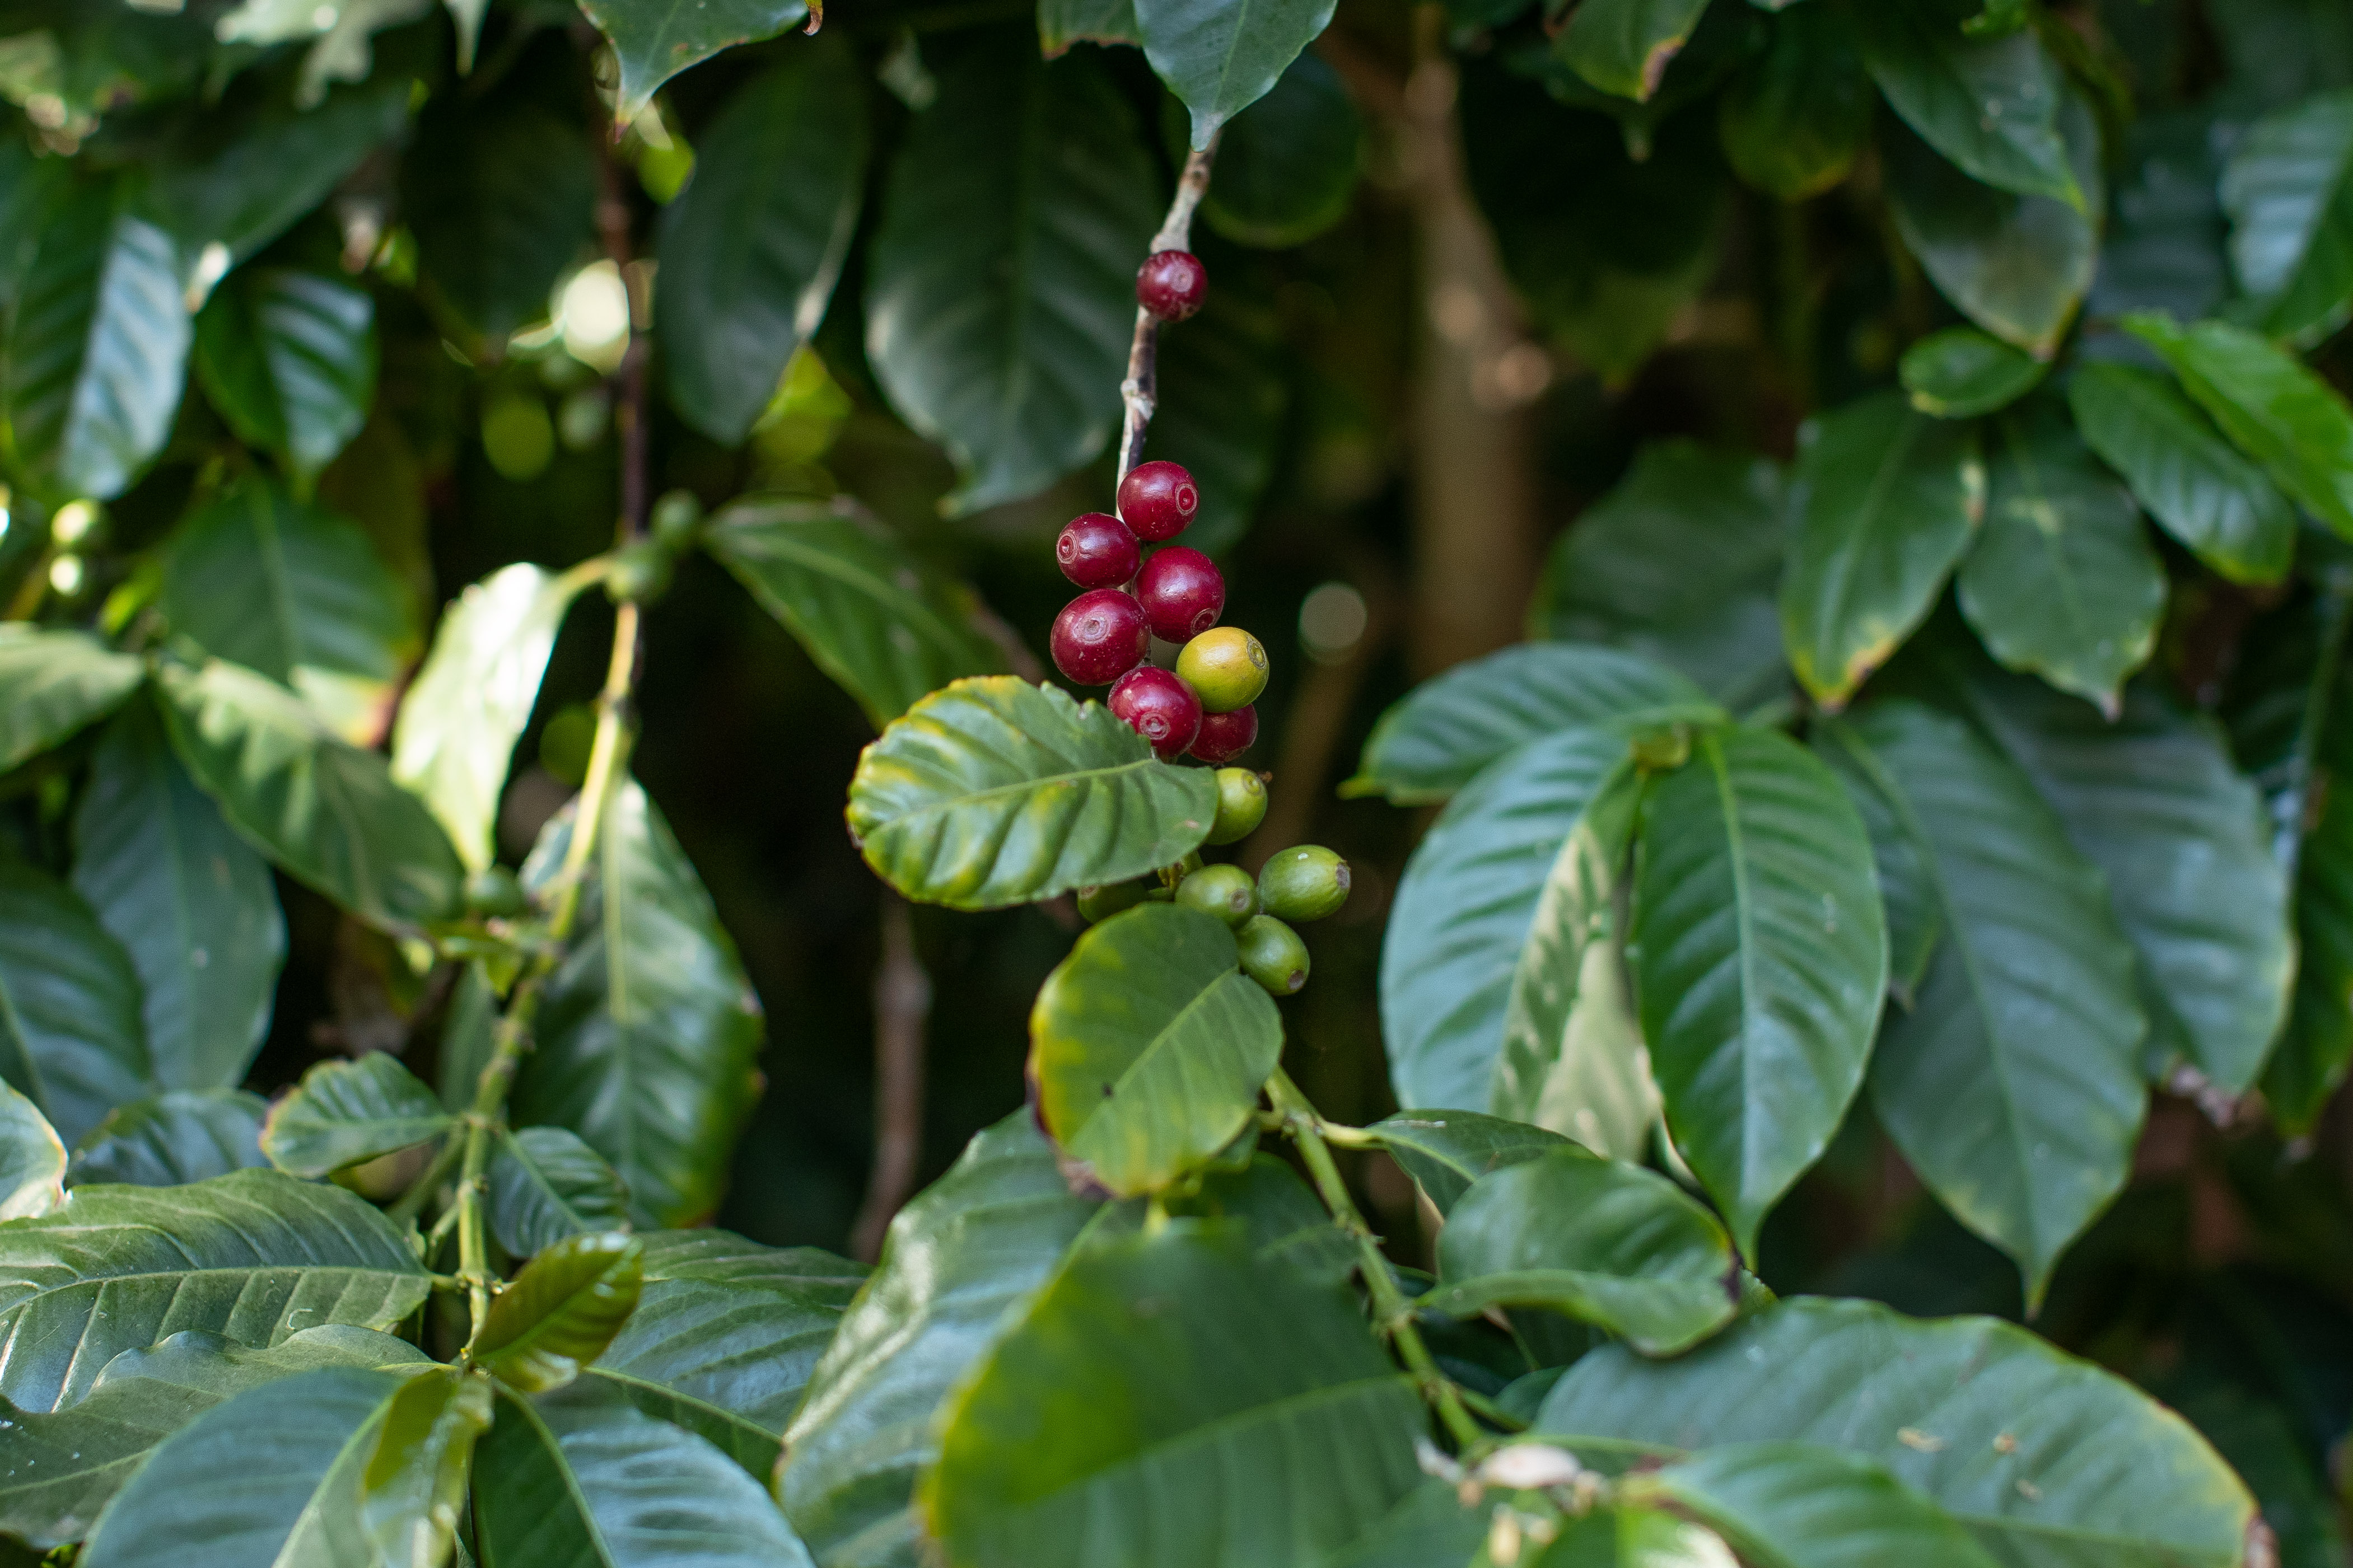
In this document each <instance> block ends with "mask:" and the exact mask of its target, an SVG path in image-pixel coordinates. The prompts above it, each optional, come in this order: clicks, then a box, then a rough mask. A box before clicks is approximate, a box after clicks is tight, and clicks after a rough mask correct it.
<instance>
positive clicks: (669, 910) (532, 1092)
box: [509, 780, 761, 1225]
mask: <svg viewBox="0 0 2353 1568" xmlns="http://www.w3.org/2000/svg"><path fill="white" fill-rule="evenodd" d="M570 842H571V819H570V817H569V816H565V817H559V818H558V819H557V820H556V822H555V823H554V824H552V825H551V826H550V828H549V830H548V831H547V832H546V833H545V834H544V835H543V836H542V837H541V840H540V843H539V847H537V848H536V849H534V850H533V853H532V858H531V860H530V862H529V863H528V864H526V865H525V867H524V868H523V879H524V881H525V883H526V884H527V885H530V886H533V887H541V886H543V885H544V884H545V880H546V879H547V878H548V877H549V876H551V875H553V873H554V870H555V868H557V867H558V866H560V865H561V864H562V862H563V858H564V856H565V852H566V849H567V847H568V846H569V845H570ZM575 930H576V932H577V934H575V937H574V939H573V944H572V949H571V951H570V952H568V953H566V954H565V959H564V962H563V963H561V964H560V965H558V966H557V968H556V971H555V973H554V975H553V976H552V977H551V978H550V979H549V981H548V985H547V991H546V995H545V1000H544V1002H543V1004H542V1005H541V1008H540V1015H539V1027H538V1030H537V1034H538V1043H537V1047H536V1048H535V1049H533V1051H532V1053H531V1054H530V1055H529V1056H528V1057H526V1058H524V1059H523V1066H522V1072H521V1073H520V1074H519V1075H518V1076H517V1077H516V1079H515V1087H514V1094H513V1097H512V1100H510V1102H509V1104H510V1110H511V1113H512V1116H513V1118H514V1121H515V1122H516V1124H517V1125H529V1124H532V1123H534V1122H545V1123H549V1124H552V1125H554V1126H557V1127H565V1128H569V1129H570V1130H571V1131H575V1132H576V1133H578V1134H579V1135H580V1137H581V1138H582V1140H583V1141H584V1142H586V1143H587V1144H588V1146H589V1147H590V1148H592V1149H594V1150H596V1152H598V1153H599V1154H602V1155H603V1156H604V1157H605V1158H606V1160H607V1161H608V1162H609V1163H611V1164H612V1166H613V1168H614V1169H615V1170H616V1171H617V1172H619V1173H620V1175H621V1179H622V1180H623V1181H624V1182H625V1183H627V1184H628V1190H629V1205H630V1212H631V1214H632V1215H635V1216H636V1217H637V1218H638V1219H639V1220H640V1221H642V1222H646V1223H650V1224H654V1225H682V1224H690V1223H693V1222H696V1221H700V1220H702V1219H704V1218H707V1217H708V1216H709V1215H710V1214H711V1213H712V1210H713V1209H715V1208H716V1207H717V1206H718V1204H719V1196H720V1194H721V1192H722V1191H723V1189H724V1186H725V1184H726V1177H727V1166H728V1157H729V1154H730V1152H732V1151H733V1148H734V1145H735V1138H736V1135H737V1133H738V1132H739V1131H741V1129H742V1128H743V1125H744V1120H745V1119H746V1118H747V1117H749V1116H750V1115H751V1113H752V1107H753V1104H754V1100H756V1099H757V1097H758V1079H757V1078H756V1076H755V1071H754V1063H755V1061H756V1060H757V1059H758V1057H759V1051H760V1036H761V1015H760V1000H759V998H758V997H757V996H756V995H754V994H753V991H752V984H751V982H750V981H749V980H748V979H747V978H746V977H745V976H744V966H743V963H742V961H741V960H740V959H739V958H738V957H737V956H736V952H735V944H734V942H733V941H731V940H730V939H729V937H728V935H727V933H726V931H723V929H721V927H720V924H719V918H718V915H717V913H716V911H714V910H712V907H711V895H710V893H709V892H708V891H706V890H705V889H704V888H703V886H702V879H700V878H698V877H697V876H696V875H695V873H694V865H693V863H692V862H691V861H690V860H689V859H687V858H686V852H685V851H684V850H683V849H681V848H680V847H679V844H678V840H677V839H676V838H675V837H672V836H671V834H670V825H669V824H668V823H667V822H665V821H663V820H662V817H661V814H660V813H659V812H658V811H656V810H655V809H654V806H653V803H652V802H651V801H649V800H648V799H647V798H646V793H645V791H644V790H643V789H642V788H640V787H639V786H638V784H637V783H636V781H634V780H624V781H622V783H621V784H620V785H619V786H618V787H617V788H616V789H615V790H614V792H613V794H612V795H611V798H610V799H609V800H607V803H606V806H605V821H604V827H603V831H601V832H600V833H599V834H598V835H597V838H596V853H595V856H594V858H593V859H592V861H591V875H590V877H589V879H588V880H587V883H586V887H585V888H584V889H583V893H582V900H581V911H580V923H579V925H578V926H577V927H576V928H575Z"/></svg>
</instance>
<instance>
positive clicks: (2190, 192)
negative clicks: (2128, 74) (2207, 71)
mask: <svg viewBox="0 0 2353 1568" xmlns="http://www.w3.org/2000/svg"><path fill="white" fill-rule="evenodd" d="M2217 131H2218V128H2217V125H2216V123H2215V114H2214V112H2213V110H2211V109H2208V110H2171V111H2168V112H2165V113H2158V114H2144V115H2142V116H2141V117H2140V118H2138V119H2137V120H2136V121H2134V122H2133V124H2132V126H2131V127H2130V129H2128V130H2127V131H2126V133H2125V137H2124V148H2123V157H2122V159H2121V163H2120V166H2119V168H2118V171H2117V174H2116V190H2115V193H2114V195H2113V197H2112V200H2111V202H2110V208H2109V214H2108V224H2107V228H2106V231H2105V234H2103V236H2102V237H2101V243H2100V275H2099V278H2098V279H2097V280H2096V281H2095V282H2094V284H2093V288H2092V297H2091V301H2090V303H2089V305H2088V306H2087V307H2086V309H2087V310H2089V311H2090V312H2091V313H2092V314H2093V315H2094V316H2099V317H2105V318H2107V319H2110V320H2113V319H2115V318H2117V317H2120V316H2125V315H2128V314H2130V313H2131V312H2133V311H2135V310H2166V311H2169V312H2171V313H2173V314H2174V315H2176V316H2179V317H2180V318H2182V319H2183V320H2187V321H2195V320H2197V319H2198V318H2199V317H2200V316H2204V315H2208V314H2210V313H2211V311H2212V310H2214V308H2215V307H2216V306H2218V305H2220V304H2221V302H2222V299H2223V296H2224V295H2226V294H2228V293H2229V292H2230V291H2231V268H2230V262H2229V260H2228V259H2227V258H2226V257H2225V256H2224V254H2223V251H2224V234H2223V225H2222V212H2221V205H2220V204H2219V203H2218V202H2217V200H2216V197H2215V191H2214V188H2215V184H2216V183H2217V182H2218V181H2219V179H2220V178H2221V161H2220V159H2219V157H2218V155H2217V153H2216V149H2215V142H2216V141H2217V140H2218V139H2219V138H2218V134H2217Z"/></svg>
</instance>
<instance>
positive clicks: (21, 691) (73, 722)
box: [0, 621, 147, 771]
mask: <svg viewBox="0 0 2353 1568" xmlns="http://www.w3.org/2000/svg"><path fill="white" fill-rule="evenodd" d="M146 675H147V672H146V668H145V667H144V666H142V664H141V663H140V662H139V661H138V660H137V659H135V658H132V657H131V656H130V655H128V654H121V653H117V652H115V651H114V650H113V649H112V648H111V647H107V646H106V645H105V644H104V643H102V642H100V641H99V640H98V639H97V638H96V637H91V636H90V634H89V633H87V632H81V631H71V630H68V629H66V628H64V627H55V628H47V627H35V626H27V625H26V624H25V623H24V622H22V621H10V622H6V623H5V625H0V771H5V770H6V769H9V768H13V767H16V766H17V765H18V764H19V763H28V762H30V761H32V760H33V759H34V758H35V757H37V756H39V755H40V754H41V753H42V752H46V751H47V750H48V749H49V748H50V747H52V746H54V745H56V744H57V743H58V742H60V741H63V740H66V739H67V738H68V737H69V736H72V735H74V734H76V733H78V732H79V731H81V729H82V728H83V727H84V726H85V725H88V724H90V723H92V722H93V721H97V720H100V719H102V718H104V717H105V716H106V715H107V714H109V713H111V712H112V711H113V710H115V709H117V708H119V707H121V705H122V702H123V700H124V699H126V698H128V697H129V696H130V695H131V694H132V692H133V691H136V690H137V689H139V683H140V682H141V681H142V680H143V679H146Z"/></svg>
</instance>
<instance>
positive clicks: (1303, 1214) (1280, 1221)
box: [1089, 1152, 1364, 1289]
mask: <svg viewBox="0 0 2353 1568" xmlns="http://www.w3.org/2000/svg"><path fill="white" fill-rule="evenodd" d="M1156 1201H1157V1203H1158V1205H1159V1207H1160V1208H1161V1209H1162V1211H1163V1212H1165V1213H1166V1214H1168V1215H1171V1216H1173V1217H1176V1218H1178V1219H1205V1220H1228V1221H1231V1222H1232V1223H1233V1224H1235V1225H1238V1226H1241V1227H1242V1228H1243V1229H1244V1230H1245V1231H1246V1232H1248V1234H1249V1236H1250V1256H1251V1257H1252V1258H1255V1259H1257V1260H1258V1262H1259V1263H1260V1264H1261V1265H1264V1266H1269V1267H1272V1268H1284V1269H1289V1270H1291V1271H1292V1272H1293V1273H1295V1274H1296V1275H1297V1276H1298V1277H1299V1278H1301V1279H1308V1280H1312V1281H1314V1282H1316V1283H1318V1284H1323V1285H1329V1286H1332V1287H1334V1288H1335V1289H1337V1288H1339V1287H1342V1286H1345V1285H1346V1284H1347V1282H1348V1281H1349V1280H1350V1279H1353V1278H1354V1277H1355V1276H1356V1269H1357V1268H1358V1267H1359V1266H1360V1265H1361V1264H1362V1263H1363V1261H1364V1254H1363V1252H1362V1251H1361V1250H1360V1249H1359V1247H1358V1246H1357V1243H1356V1237H1352V1236H1350V1235H1349V1234H1348V1233H1347V1232H1346V1231H1345V1230H1342V1229H1341V1228H1340V1227H1339V1226H1337V1225H1336V1224H1335V1223H1334V1222H1333V1219H1332V1215H1331V1212H1330V1211H1329V1210H1327V1209H1325V1208H1324V1204H1323V1201H1322V1200H1321V1199H1319V1198H1318V1197H1316V1195H1315V1194H1314V1191H1313V1189H1311V1188H1310V1187H1309V1186H1308V1185H1307V1184H1306V1183H1305V1182H1303V1181H1302V1180H1300V1179H1299V1176H1298V1173H1296V1172H1294V1171H1293V1170H1292V1168H1291V1167H1290V1166H1289V1165H1287V1164H1285V1163H1283V1162H1282V1158H1281V1157H1280V1156H1277V1155H1274V1154H1268V1153H1264V1152H1250V1159H1249V1163H1247V1164H1244V1165H1243V1166H1241V1167H1240V1169H1238V1170H1237V1169H1233V1168H1230V1167H1227V1166H1223V1165H1212V1166H1210V1167H1209V1168H1208V1170H1206V1171H1203V1172H1202V1173H1200V1178H1199V1180H1198V1182H1187V1183H1186V1184H1185V1185H1184V1186H1182V1187H1180V1188H1178V1189H1176V1191H1174V1192H1171V1193H1167V1194H1161V1195H1159V1196H1158V1197H1157V1199H1156ZM1151 1212H1152V1205H1151V1204H1149V1203H1145V1202H1135V1203H1127V1204H1123V1205H1119V1206H1118V1207H1117V1208H1115V1209H1107V1210H1105V1211H1104V1213H1103V1218H1102V1220H1101V1221H1100V1222H1099V1224H1098V1226H1097V1228H1096V1229H1095V1230H1093V1231H1091V1232H1090V1233H1089V1238H1090V1243H1091V1244H1092V1239H1093V1238H1094V1237H1104V1236H1113V1235H1132V1234H1134V1232H1135V1231H1137V1230H1141V1229H1143V1228H1145V1226H1148V1225H1149V1224H1150V1223H1151ZM1130 1221H1133V1224H1132V1225H1130V1224H1129V1223H1128V1222H1130Z"/></svg>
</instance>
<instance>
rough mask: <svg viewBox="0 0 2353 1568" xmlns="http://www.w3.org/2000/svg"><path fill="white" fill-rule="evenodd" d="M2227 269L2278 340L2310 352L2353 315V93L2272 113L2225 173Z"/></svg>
mask: <svg viewBox="0 0 2353 1568" xmlns="http://www.w3.org/2000/svg"><path fill="white" fill-rule="evenodd" d="M2221 200H2222V207H2223V210H2224V211H2226V212H2228V213H2229V214H2230V215H2231V264H2232V270H2234V271H2235V272H2237V274H2238V276H2239V286H2240V287H2241V288H2242V289H2245V290H2246V291H2247V293H2248V294H2250V295H2252V296H2253V297H2254V298H2255V299H2257V300H2261V301H2262V302H2263V330H2264V331H2265V332H2267V333H2268V334H2270V335H2271V336H2274V337H2280V338H2288V339H2292V340H2294V341H2295V342H2298V343H2302V344H2306V345H2310V344H2313V343H2316V342H2319V341H2320V340H2322V339H2323V338H2326V337H2327V336H2328V334H2329V333H2331V332H2333V331H2336V330H2337V328H2338V327H2340V326H2343V325H2344V324H2345V318H2346V316H2347V313H2348V310H2353V93H2347V92H2334V93H2328V94H2325V95H2323V96H2321V97H2317V98H2313V99H2307V100H2305V101H2304V102H2302V103H2296V104H2290V105H2287V106H2285V107H2283V108H2279V109H2276V110H2274V111H2273V112H2272V113H2270V114H2267V115H2265V116H2264V117H2263V119H2261V120H2259V121H2255V123H2254V125H2253V127H2251V128H2250V129H2249V130H2248V131H2247V132H2246V134H2245V135H2244V136H2243V137H2242V138H2241V139H2240V141H2239V142H2238V144H2237V145H2236V146H2235V147H2233V148H2232V150H2231V162H2230V163H2229V165H2228V166H2227V167H2226V168H2225V169H2224V170H2223V172H2222V184H2221Z"/></svg>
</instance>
